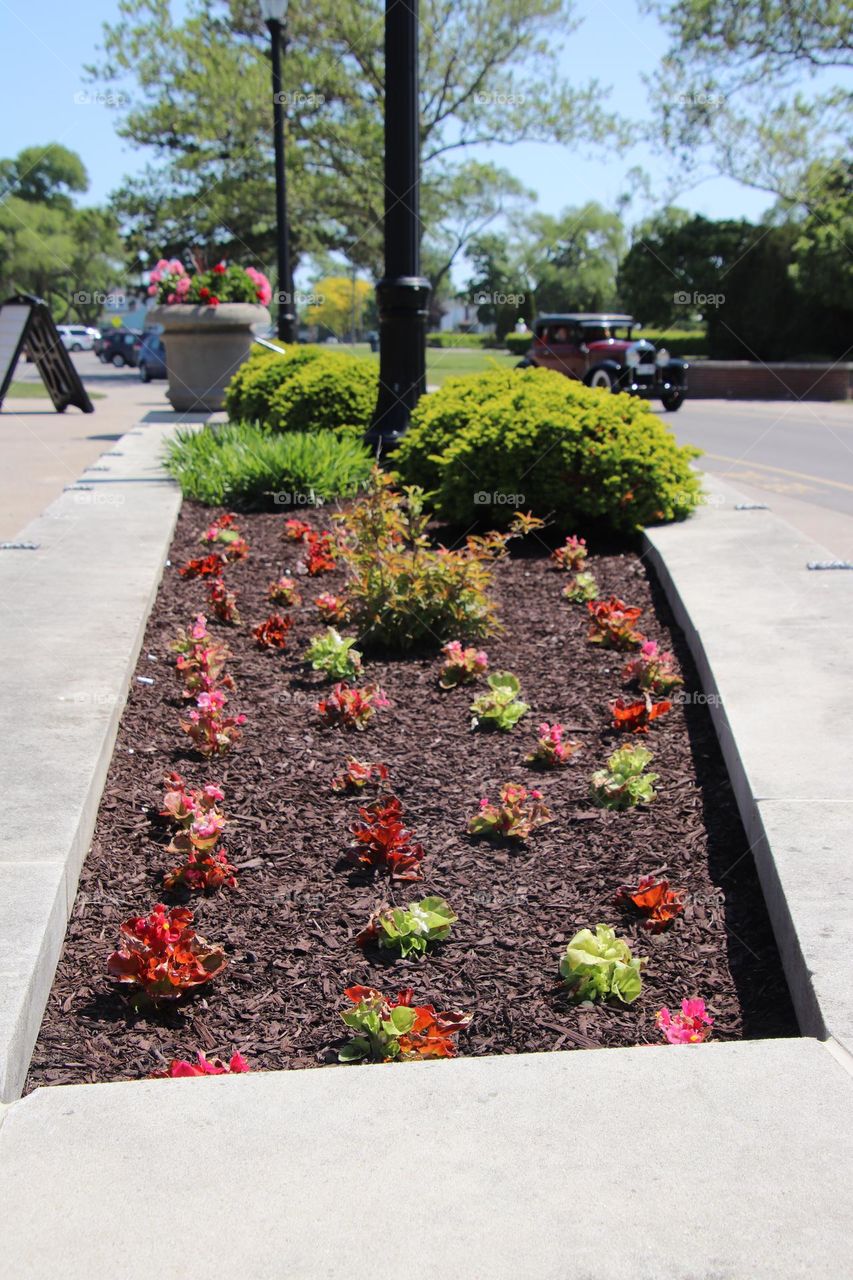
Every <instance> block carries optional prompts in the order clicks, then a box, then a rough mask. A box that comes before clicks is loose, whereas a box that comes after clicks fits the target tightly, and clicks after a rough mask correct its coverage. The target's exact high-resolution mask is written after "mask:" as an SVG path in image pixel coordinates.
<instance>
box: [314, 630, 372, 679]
mask: <svg viewBox="0 0 853 1280" xmlns="http://www.w3.org/2000/svg"><path fill="white" fill-rule="evenodd" d="M354 645H355V639H354V637H352V636H342V635H341V633H340V632H339V631H337V630H336V629H335V628H334V627H327V628H326V630H325V631H324V632H322V634H320V635H317V636H312V638H311V641H310V643H309V645H308V648H307V649H306V650H305V661H306V662H310V664H311V666H312V667H313V669H314V670H315V671H322V672H323V674H324V675H327V676H329V677H330V678H331V679H333V680H351V679H353V678H354V677H355V676H357V675H359V674H360V672H361V654H360V653H359V651H358V649H356V648H354Z"/></svg>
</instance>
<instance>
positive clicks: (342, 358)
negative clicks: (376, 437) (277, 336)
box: [266, 352, 379, 434]
mask: <svg viewBox="0 0 853 1280" xmlns="http://www.w3.org/2000/svg"><path fill="white" fill-rule="evenodd" d="M378 387H379V366H378V365H377V363H376V361H374V360H366V359H360V358H359V357H357V356H351V355H347V354H346V353H345V352H323V353H322V355H320V356H319V357H318V358H317V359H316V360H310V361H307V362H306V363H304V364H303V365H302V366H301V368H299V369H297V370H296V372H295V373H294V374H293V376H292V377H290V378H288V379H286V380H285V381H283V382H282V383H281V385H280V386H279V387H278V389H277V390H276V391H275V392H274V393H273V395H272V397H271V399H270V405H269V413H268V416H267V419H266V421H267V422H268V424H269V426H270V427H271V428H272V429H273V430H274V431H337V432H338V433H339V434H356V433H359V434H360V433H363V432H364V431H365V430H366V429H367V427H368V426H369V425H370V419H371V418H372V416H373V411H374V409H375V408H376V394H377V390H378Z"/></svg>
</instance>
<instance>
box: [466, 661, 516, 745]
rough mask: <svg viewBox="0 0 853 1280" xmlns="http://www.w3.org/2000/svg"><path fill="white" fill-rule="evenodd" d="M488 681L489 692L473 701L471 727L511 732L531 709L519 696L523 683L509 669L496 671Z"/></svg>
mask: <svg viewBox="0 0 853 1280" xmlns="http://www.w3.org/2000/svg"><path fill="white" fill-rule="evenodd" d="M487 683H488V686H489V692H488V693H484V694H482V695H481V696H480V697H479V698H475V699H474V701H473V702H472V703H471V715H472V720H471V728H472V729H486V730H489V729H493V730H497V731H499V732H500V733H509V732H510V730H511V729H514V728H515V726H516V725H517V724H518V722H519V720H520V719H521V717H522V716H525V715H527V712H528V711H529V710H530V707H529V706H528V705H527V703H526V702H522V700H521V698H520V696H519V695H520V693H521V683H520V681H519V679H518V677H517V676H514V675H513V674H512V673H511V672H509V671H496V672H495V674H494V675H491V676H489V678H488V681H487Z"/></svg>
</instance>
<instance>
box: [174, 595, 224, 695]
mask: <svg viewBox="0 0 853 1280" xmlns="http://www.w3.org/2000/svg"><path fill="white" fill-rule="evenodd" d="M170 648H171V650H172V652H173V653H177V655H178V657H177V660H176V662H175V666H176V669H177V671H178V672H179V674H180V676H181V677H182V679H183V681H184V697H185V698H195V697H196V696H197V695H198V694H199V693H204V692H207V693H209V692H211V690H213V689H215V688H216V687H217V686H221V687H222V688H223V689H233V688H234V687H235V685H234V681H233V679H232V678H231V676H229V675H226V674H225V663H226V662H227V660H228V659H229V658H230V657H231V651H230V649H229V648H228V646H227V645H226V644H221V643H220V642H219V641H217V640H214V638H213V637H212V636H211V634H210V632H209V631H208V629H207V618H206V617H205V616H204V614H203V613H198V614H196V617H195V620H194V622H193V623H192V625H191V626H190V627H188V628H186V629H184V628H183V627H181V628H180V629H179V631H178V634H177V637H176V639H175V640H174V642H173V643H172V644H171V645H170Z"/></svg>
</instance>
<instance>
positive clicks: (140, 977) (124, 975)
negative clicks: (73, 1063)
mask: <svg viewBox="0 0 853 1280" xmlns="http://www.w3.org/2000/svg"><path fill="white" fill-rule="evenodd" d="M193 919H194V917H193V913H192V912H191V911H189V910H187V908H186V907H173V908H172V910H171V911H170V910H169V909H168V907H166V906H165V905H164V904H163V903H162V902H158V903H157V905H156V906H155V907H154V910H153V911H152V912H151V914H150V915H149V916H135V917H132V918H131V919H130V920H125V921H124V923H123V924H122V925H121V935H122V937H121V943H120V945H119V947H118V949H117V950H116V951H114V952H113V953H112V955H111V956H110V957H109V960H108V961H107V970H108V972H109V973H110V975H111V976H112V977H113V978H115V979H116V981H117V982H119V983H121V984H123V985H129V986H135V987H138V988H139V989H140V990H141V991H143V992H144V993H145V995H147V996H149V997H150V998H151V999H152V1000H177V999H178V998H179V997H180V996H182V995H183V994H184V993H185V992H187V991H193V990H194V989H195V988H196V987H200V986H203V985H204V984H205V983H207V982H210V980H211V979H212V978H215V977H216V976H217V974H219V973H221V972H222V970H223V969H224V968H225V965H226V963H227V961H226V959H225V952H224V951H223V949H222V947H217V946H211V945H210V944H209V943H207V942H205V940H204V939H203V938H200V937H199V936H198V935H197V934H196V932H195V930H194V929H193V927H192V925H193Z"/></svg>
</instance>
